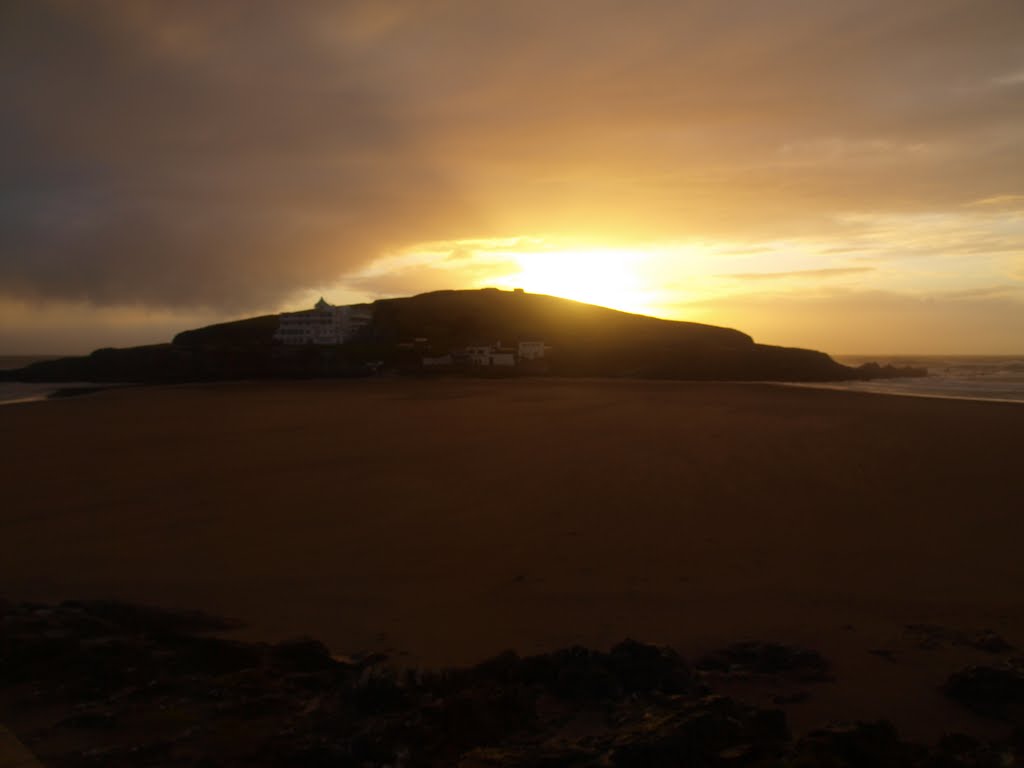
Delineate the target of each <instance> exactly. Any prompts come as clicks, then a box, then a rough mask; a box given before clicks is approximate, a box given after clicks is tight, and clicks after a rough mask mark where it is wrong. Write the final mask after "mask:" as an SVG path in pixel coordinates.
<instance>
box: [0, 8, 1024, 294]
mask: <svg viewBox="0 0 1024 768" xmlns="http://www.w3.org/2000/svg"><path fill="white" fill-rule="evenodd" d="M1022 37H1024V4H1022V3H1020V2H1019V0H962V1H954V0H907V2H900V3H891V2H880V1H870V2H868V1H863V0H858V1H856V2H855V1H854V0H816V1H814V2H812V1H811V0H774V1H773V2H764V1H763V0H740V1H739V2H731V3H719V2H713V1H712V0H705V1H704V2H676V1H673V2H641V3H633V2H629V3H627V2H612V1H611V0H586V1H584V0H579V1H578V2H574V1H573V0H566V1H563V2H558V3H551V2H546V1H545V2H539V1H537V2H531V1H529V0H525V1H521V0H517V1H516V2H507V3H479V2H476V1H475V0H465V2H459V1H456V0H453V1H450V2H449V1H445V0H439V1H438V2H431V3H412V2H409V3H402V2H388V1H384V0H381V1H379V2H378V1H377V0H373V2H366V3H338V2H330V3H328V2H322V3H321V2H302V3H276V2H275V3H270V2H267V3H260V2H241V1H240V0H239V1H237V2H233V1H232V2H229V1H223V2H173V3H172V2H163V3H158V2H143V1H142V0H133V2H131V3H120V2H109V3H103V2H94V3H78V2H71V1H68V2H58V1H57V0H52V1H50V0H24V1H22V2H18V1H14V2H6V3H4V4H3V5H2V6H0V91H2V96H3V98H2V100H0V168H2V171H3V186H2V188H0V296H7V297H20V298H39V297H42V298H53V299H67V300H85V301H88V302H91V303H94V304H98V305H106V304H121V303H137V304H142V305H146V306H152V307H172V308H173V307H199V306H219V307H225V308H232V309H236V310H240V309H247V308H250V307H259V306H268V305H272V304H273V303H274V302H277V301H280V300H281V299H282V298H283V297H284V296H285V295H287V294H288V293H289V292H290V291H293V290H296V289H300V288H304V287H308V286H313V285H317V284H323V283H326V282H330V281H333V280H335V279H337V278H339V277H342V276H344V275H345V274H346V273H351V272H352V271H353V270H356V269H358V268H359V267H360V266H362V265H365V264H366V263H368V262H369V261H370V260H372V259H373V258H374V257H376V256H377V255H379V254H380V253H382V252H383V251H385V250H387V249H389V248H398V247H402V246H405V245H409V244H413V243H417V242H423V241H429V240H439V239H458V238H462V237H488V236H507V235H516V234H524V233H531V232H539V233H543V232H555V233H569V234H586V235H588V236H595V235H596V236H601V235H607V236H608V237H610V238H611V237H626V236H629V237H634V238H669V237H685V236H691V235H694V234H697V235H699V236H709V237H714V236H732V237H751V238H757V237H765V238H772V237H785V236H800V235H801V234H804V233H808V234H810V233H820V231H821V230H822V229H823V228H827V227H829V226H832V224H831V223H830V219H829V216H830V215H832V214H834V213H841V212H844V211H849V210H854V211H879V212H895V211H914V210H941V209H943V208H945V207H950V206H961V205H963V204H965V203H967V202H969V201H971V200H977V199H980V198H984V197H986V196H992V195H1011V194H1020V193H1022V192H1024V187H1022V184H1021V181H1020V180H1021V179H1024V160H1022V153H1021V151H1020V138H1019V137H1020V136H1021V135H1022V129H1024V77H1017V76H1016V75H1017V74H1018V73H1024V53H1021V39H1022Z"/></svg>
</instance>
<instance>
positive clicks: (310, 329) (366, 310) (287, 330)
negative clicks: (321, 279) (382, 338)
mask: <svg viewBox="0 0 1024 768" xmlns="http://www.w3.org/2000/svg"><path fill="white" fill-rule="evenodd" d="M372 321H373V307H371V306H370V305H368V304H352V305H349V306H345V307H336V306H334V305H333V304H328V303H327V302H326V301H324V300H323V298H322V297H321V299H320V301H318V302H317V303H316V306H314V307H313V309H308V310H306V311H304V312H283V313H282V314H281V320H280V323H279V324H278V326H277V333H275V334H274V341H279V342H281V343H283V344H344V343H345V342H346V341H349V340H351V339H352V338H354V337H355V336H356V334H358V333H359V331H361V330H362V329H363V328H365V327H366V326H368V325H369V324H370V323H371V322H372Z"/></svg>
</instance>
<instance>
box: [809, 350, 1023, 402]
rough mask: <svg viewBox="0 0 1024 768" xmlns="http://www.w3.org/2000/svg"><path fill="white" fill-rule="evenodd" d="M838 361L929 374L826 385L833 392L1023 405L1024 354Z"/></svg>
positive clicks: (843, 358)
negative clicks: (894, 367) (917, 369)
mask: <svg viewBox="0 0 1024 768" xmlns="http://www.w3.org/2000/svg"><path fill="white" fill-rule="evenodd" d="M835 359H836V360H837V361H838V362H840V363H844V364H845V365H850V366H858V365H861V364H862V363H871V362H875V363H878V364H880V365H894V366H898V367H904V366H911V367H914V368H925V369H927V371H928V375H927V376H923V377H918V378H909V379H875V380H873V381H851V382H837V383H835V384H829V385H824V386H828V387H829V388H833V389H846V390H851V391H856V392H875V393H879V394H886V395H909V396H915V397H942V398H952V399H958V400H996V401H1002V402H1015V403H1024V355H993V356H982V355H846V356H843V355H836V356H835Z"/></svg>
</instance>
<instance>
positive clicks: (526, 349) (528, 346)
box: [519, 341, 550, 360]
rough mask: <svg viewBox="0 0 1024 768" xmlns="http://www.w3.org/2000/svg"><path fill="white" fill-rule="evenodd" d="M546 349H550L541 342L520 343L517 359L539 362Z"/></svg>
mask: <svg viewBox="0 0 1024 768" xmlns="http://www.w3.org/2000/svg"><path fill="white" fill-rule="evenodd" d="M547 349H550V347H547V346H545V344H544V342H543V341H520V342H519V359H520V360H540V359H541V358H543V357H544V352H545V351H546V350H547Z"/></svg>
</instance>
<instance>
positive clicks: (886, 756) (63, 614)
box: [0, 601, 1024, 768]
mask: <svg viewBox="0 0 1024 768" xmlns="http://www.w3.org/2000/svg"><path fill="white" fill-rule="evenodd" d="M236 627H237V625H236V624H235V623H233V622H231V621H227V620H223V619H219V618H215V617H211V616H208V615H205V614H201V613H197V612H185V613H181V612H169V611H163V610H159V609H154V608H148V607H142V606H136V605H129V604H124V603H115V602H100V601H89V602H84V601H76V602H65V603H61V604H59V605H42V604H30V603H21V604H14V603H0V722H3V723H4V724H5V725H7V726H8V727H10V728H11V730H12V731H14V732H15V733H16V734H17V735H18V736H19V738H21V740H22V741H23V742H24V743H25V744H26V745H27V746H28V747H29V748H30V749H31V750H33V751H34V752H35V753H36V754H37V756H38V757H39V758H40V759H41V760H42V761H43V762H44V763H45V764H46V765H48V766H54V767H63V766H68V767H71V766H74V767H78V766H99V765H102V766H113V767H115V768H116V767H117V766H142V765H145V766H170V765H176V766H180V765H196V766H200V765H204V766H205V765H208V766H243V765H244V766H296V765H313V766H316V765H324V766H327V765H330V766H371V765H372V766H383V765H391V766H420V765H432V766H439V765H460V766H467V767H469V766H523V767H525V766H563V765H565V766H599V765H600V766H662V765H665V766H668V765H687V766H739V765H742V766H819V765H825V766H908V767H910V766H913V767H915V768H916V767H921V768H925V767H927V768H940V767H941V768H945V767H947V766H949V767H952V766H1007V765H1018V764H1020V761H1021V760H1022V759H1024V729H1022V726H1024V664H1022V663H1021V661H1020V660H1012V659H1011V660H1010V661H1005V662H1002V663H1000V664H994V665H991V666H982V667H971V668H968V669H964V670H962V671H960V672H957V673H956V674H954V675H953V676H952V677H951V678H950V679H949V681H948V682H947V684H946V687H945V692H946V694H947V695H948V696H950V697H951V698H952V699H953V700H955V701H957V702H958V703H960V704H962V705H963V706H966V707H968V708H970V709H971V710H973V711H974V712H976V713H978V714H980V715H982V716H985V717H990V718H995V719H998V720H1000V721H1003V722H1005V723H1008V724H1010V725H1012V726H1014V727H1015V730H1014V731H1013V733H1014V736H1011V738H1010V739H1008V740H1007V741H1006V742H1005V743H984V742H981V741H979V740H977V739H974V738H972V737H969V736H964V735H948V736H946V737H945V738H944V739H942V740H941V741H940V742H939V743H938V744H935V745H928V746H925V745H918V744H912V743H909V742H907V741H905V740H903V739H901V738H900V736H899V734H898V733H897V731H896V729H895V728H894V727H893V726H892V725H891V724H889V723H888V722H886V721H878V722H860V723H851V724H832V725H827V726H825V725H823V727H822V728H820V729H818V730H814V731H812V732H810V733H807V734H804V735H802V736H799V737H794V736H793V734H792V733H791V732H790V729H789V727H788V725H787V722H786V716H785V714H784V713H783V711H782V710H781V709H773V708H764V707H756V706H752V705H750V704H746V703H743V702H741V701H737V700H734V699H732V698H728V697H725V696H720V695H716V693H715V686H716V682H718V681H721V680H723V679H726V678H729V677H737V676H739V677H744V676H763V677H766V678H772V677H778V678H780V679H782V678H785V679H788V680H798V681H800V682H801V683H802V684H806V685H812V686H813V685H814V684H816V683H821V682H826V681H828V680H829V679H830V669H829V663H828V661H827V659H825V658H823V657H822V656H821V655H820V654H818V653H816V652H815V651H812V650H808V649H800V648H792V647H789V646H784V645H780V644H774V643H749V642H748V643H739V644H735V645H731V646H727V647H725V648H723V649H721V650H719V651H717V652H715V653H712V654H709V655H707V656H706V657H704V658H701V659H698V660H696V662H695V663H694V664H690V663H688V662H687V661H685V660H684V659H683V658H681V657H680V656H679V655H678V654H677V653H675V652H674V651H672V650H671V649H668V648H664V647H658V646H654V645H647V644H644V643H640V642H636V641H632V640H626V641H623V642H621V643H619V644H618V645H616V646H615V647H613V648H612V649H611V650H610V651H609V652H607V653H605V652H600V651H594V650H589V649H586V648H581V647H573V648H567V649H563V650H559V651H555V652H553V653H548V654H543V655H538V656H531V657H520V656H518V655H516V654H515V653H512V652H506V653H504V654H502V655H500V656H497V657H495V658H493V659H490V660H489V661H486V662H484V663H481V664H478V665H476V666H474V667H469V668H461V669H448V670H439V671H427V670H409V669H404V670H402V669H399V668H397V667H394V666H392V665H391V664H390V663H389V660H388V658H387V657H386V656H384V655H381V654H371V655H365V656H362V657H357V658H341V657H337V656H332V655H331V654H330V652H329V651H328V649H327V648H326V647H325V646H324V645H323V644H321V643H319V642H317V641H316V640H312V639H298V640H293V641H289V642H282V643H276V644H268V643H247V642H240V641H237V640H233V639H229V638H227V637H225V636H224V633H225V632H228V631H230V630H231V629H234V628H236ZM984 641H985V642H986V643H988V644H991V643H997V642H1003V641H1001V638H997V637H986V638H984Z"/></svg>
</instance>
